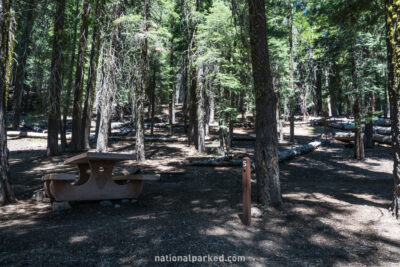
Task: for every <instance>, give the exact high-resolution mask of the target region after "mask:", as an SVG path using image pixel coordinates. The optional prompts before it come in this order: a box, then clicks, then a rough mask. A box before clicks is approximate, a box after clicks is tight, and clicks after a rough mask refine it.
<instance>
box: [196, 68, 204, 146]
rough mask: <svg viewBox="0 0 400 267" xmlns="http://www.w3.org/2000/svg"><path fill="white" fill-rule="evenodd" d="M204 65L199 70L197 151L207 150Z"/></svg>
mask: <svg viewBox="0 0 400 267" xmlns="http://www.w3.org/2000/svg"><path fill="white" fill-rule="evenodd" d="M203 71H204V70H203V65H201V64H200V65H199V66H198V70H197V75H198V76H197V92H196V99H197V101H198V102H197V129H198V130H197V131H198V133H197V138H198V140H197V151H199V152H205V151H206V144H205V141H206V140H205V139H206V134H205V125H204V122H205V96H204V84H203V83H204V77H203Z"/></svg>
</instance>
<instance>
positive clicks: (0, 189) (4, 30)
mask: <svg viewBox="0 0 400 267" xmlns="http://www.w3.org/2000/svg"><path fill="white" fill-rule="evenodd" d="M10 9H11V1H10V0H2V2H1V6H0V31H1V32H0V34H1V35H0V206H2V205H4V204H7V203H11V202H15V196H14V191H13V189H12V187H11V185H10V182H9V165H8V149H7V130H6V113H7V109H6V102H7V99H6V95H7V79H8V77H7V76H8V75H9V74H10V70H9V68H10V65H9V64H8V62H9V60H8V57H9V52H10V42H9V41H10V40H9V39H10V34H9V30H10V19H11V14H10Z"/></svg>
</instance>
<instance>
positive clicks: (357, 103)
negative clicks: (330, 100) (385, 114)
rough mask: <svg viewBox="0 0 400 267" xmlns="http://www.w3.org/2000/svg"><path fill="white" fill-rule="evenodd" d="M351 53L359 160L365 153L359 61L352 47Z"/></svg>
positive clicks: (356, 150) (357, 156)
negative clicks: (358, 74) (358, 73)
mask: <svg viewBox="0 0 400 267" xmlns="http://www.w3.org/2000/svg"><path fill="white" fill-rule="evenodd" d="M350 53H351V64H352V84H353V85H352V86H353V91H355V92H356V94H355V99H354V104H353V114H354V125H355V130H354V133H355V146H354V158H355V159H357V160H363V159H364V157H365V155H364V141H363V135H362V126H361V103H360V102H361V97H362V96H361V92H359V90H360V89H359V88H358V77H357V63H356V58H355V51H354V49H352V51H351V52H350Z"/></svg>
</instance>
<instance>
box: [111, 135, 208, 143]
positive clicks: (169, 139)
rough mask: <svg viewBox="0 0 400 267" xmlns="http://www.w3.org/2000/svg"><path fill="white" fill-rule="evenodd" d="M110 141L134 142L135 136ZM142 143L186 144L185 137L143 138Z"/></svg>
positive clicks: (113, 138)
mask: <svg viewBox="0 0 400 267" xmlns="http://www.w3.org/2000/svg"><path fill="white" fill-rule="evenodd" d="M110 139H111V140H114V141H131V142H134V141H136V136H110ZM210 140H213V139H212V138H210V137H206V141H210ZM144 141H146V142H187V141H188V139H187V137H164V136H145V137H144Z"/></svg>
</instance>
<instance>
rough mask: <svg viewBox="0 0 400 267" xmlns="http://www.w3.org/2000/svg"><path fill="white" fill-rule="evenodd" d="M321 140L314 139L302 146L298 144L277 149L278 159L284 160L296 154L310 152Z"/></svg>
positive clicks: (318, 145)
mask: <svg viewBox="0 0 400 267" xmlns="http://www.w3.org/2000/svg"><path fill="white" fill-rule="evenodd" d="M323 142H325V141H314V142H311V143H308V144H306V145H303V146H298V147H295V148H292V149H287V150H284V151H278V156H279V161H280V162H281V161H284V160H288V159H292V158H295V157H296V156H300V155H303V154H306V153H309V152H312V151H314V150H315V149H317V148H318V147H320V146H321V145H322V143H323Z"/></svg>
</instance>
